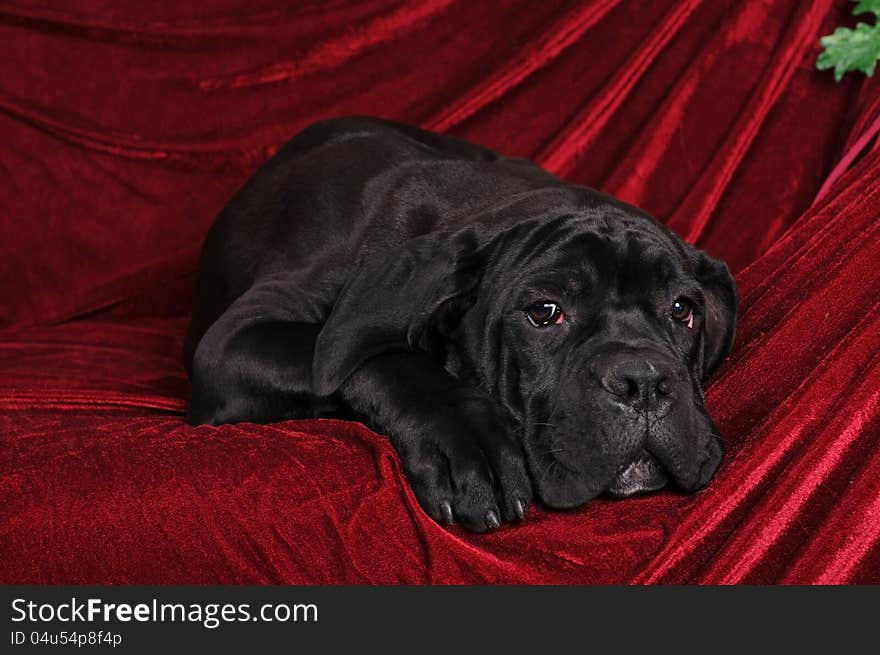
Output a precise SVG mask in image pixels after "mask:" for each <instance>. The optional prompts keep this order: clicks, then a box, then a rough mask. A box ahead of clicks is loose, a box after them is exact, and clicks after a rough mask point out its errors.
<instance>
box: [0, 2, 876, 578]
mask: <svg viewBox="0 0 880 655" xmlns="http://www.w3.org/2000/svg"><path fill="white" fill-rule="evenodd" d="M61 5H63V6H64V8H63V9H62V8H59V7H60V6H61ZM294 5H295V6H294ZM852 6H853V5H852V3H850V2H846V1H845V0H840V1H836V2H835V1H833V0H810V1H805V0H776V1H774V2H766V1H761V0H739V1H732V0H731V1H722V0H711V1H709V0H706V1H703V2H701V1H699V0H660V1H657V2H639V1H637V0H629V1H622V0H595V1H593V2H568V3H556V2H534V1H532V0H517V1H515V2H513V1H511V2H503V3H494V2H493V3H482V2H468V1H466V0H419V1H414V2H402V1H395V0H369V1H367V2H358V3H354V2H343V1H340V0H333V1H326V0H321V1H319V0H314V1H312V2H302V3H279V2H270V1H268V0H247V1H244V0H208V1H206V2H203V3H181V2H177V1H176V0H175V1H172V0H164V1H163V2H151V3H146V4H145V3H143V2H133V1H130V0H126V1H122V0H70V1H69V2H65V3H60V4H59V3H52V2H48V0H42V1H41V0H36V1H33V2H31V1H27V0H6V2H4V3H3V5H2V8H0V43H2V44H3V45H2V56H0V221H2V232H0V285H2V287H0V312H2V313H0V446H2V452H0V456H2V459H0V581H2V582H5V583H13V582H14V583H37V582H51V583H202V582H225V583H245V582H271V583H282V582H284V583H319V582H320V583H342V582H354V583H360V582H371V583H395V582H413V583H421V582H437V583H441V582H442V583H482V582H509V583H520V582H527V583H567V582H639V583H647V582H720V583H736V582H749V583H767V582H823V583H843V582H880V418H878V414H880V412H878V400H880V358H878V356H877V353H878V351H880V302H878V295H880V294H878V290H880V238H878V226H880V221H878V218H880V148H878V146H877V145H876V139H874V138H873V137H872V135H873V134H874V133H875V132H876V131H877V130H878V128H880V84H878V82H880V79H877V78H875V79H874V80H867V79H865V78H864V77H863V76H861V75H860V74H851V75H848V76H847V77H846V78H845V79H844V80H843V82H841V83H840V84H835V83H834V81H833V76H832V75H831V74H830V73H829V72H824V73H820V72H817V71H815V70H814V62H815V58H816V56H817V53H818V45H817V41H818V38H819V36H820V35H822V34H827V33H829V32H831V31H832V30H833V28H834V27H835V26H837V25H839V24H849V25H852V24H853V23H854V22H855V21H854V19H853V18H852V17H851V16H850V15H849V11H850V10H851V8H852ZM146 7H149V9H147V8H146ZM350 113H358V114H376V115H380V116H385V117H390V118H395V119H399V120H403V121H407V122H411V123H415V124H420V125H422V126H426V127H430V128H435V129H439V130H445V131H449V132H451V133H453V134H456V135H459V136H462V137H465V138H469V139H472V140H475V141H477V142H479V143H482V144H485V145H487V146H490V147H492V148H496V149H498V150H500V151H502V152H505V153H507V154H511V155H520V156H526V157H532V158H535V159H537V160H538V161H539V162H541V163H543V164H544V165H546V166H547V167H548V168H549V169H551V170H552V171H554V172H556V173H558V174H560V175H562V176H564V177H565V178H567V179H569V180H572V181H574V182H578V183H584V184H588V185H591V186H595V187H598V188H601V189H603V190H605V191H608V192H610V193H613V194H616V195H618V196H620V197H622V198H623V199H625V200H628V201H630V202H633V203H635V204H637V205H639V206H641V207H643V208H645V209H646V210H648V211H650V212H652V213H653V214H655V215H656V216H658V217H659V218H660V219H661V220H663V221H665V222H666V223H668V224H669V225H670V226H671V227H673V228H674V229H676V230H677V231H679V232H680V233H681V234H683V235H684V236H685V237H686V238H687V239H689V240H691V241H695V242H696V243H698V244H699V245H700V246H702V247H704V248H706V249H707V250H708V251H710V252H711V253H712V254H714V255H717V256H720V257H723V258H725V259H726V260H727V261H728V262H729V263H730V264H731V267H732V269H733V270H734V271H735V272H736V275H737V279H738V282H739V285H740V290H741V296H742V319H741V322H740V327H739V334H738V338H737V342H736V346H735V349H734V352H733V353H732V355H731V357H730V358H729V360H728V361H727V363H726V364H725V365H724V366H723V368H722V370H721V371H720V373H719V374H718V375H717V378H716V380H715V382H714V384H712V386H711V388H710V389H709V391H708V399H709V404H710V407H711V410H712V412H713V415H714V416H715V417H717V421H718V423H719V425H720V427H721V429H722V432H723V434H724V435H725V437H726V443H727V449H728V455H727V457H726V459H725V461H724V464H723V466H722V468H721V469H720V472H719V474H718V476H717V478H716V480H715V481H714V482H713V483H712V484H711V486H710V487H709V488H708V489H707V490H706V491H704V492H702V493H700V494H698V495H696V496H681V495H676V494H673V493H661V494H658V495H654V496H650V497H644V498H639V499H632V500H626V501H622V502H620V501H618V502H614V501H599V502H594V503H591V504H590V505H589V506H587V507H584V508H582V509H579V510H577V511H570V512H548V511H544V510H540V509H533V510H532V511H531V513H530V515H529V517H528V520H527V521H526V522H525V523H523V524H521V525H518V526H515V527H506V528H503V529H501V530H499V531H498V532H496V533H494V534H489V535H485V536H475V535H471V534H466V533H464V532H462V531H460V530H459V529H456V528H453V529H451V530H447V529H444V528H441V527H439V526H437V525H435V524H434V523H433V522H431V521H430V520H429V519H428V518H427V517H426V516H425V515H424V514H423V513H422V511H421V510H420V509H419V507H418V505H417V504H416V502H415V500H414V498H413V496H412V494H411V492H410V491H409V489H408V487H407V486H406V484H405V483H404V481H403V478H402V476H401V470H400V465H399V462H398V460H397V457H396V455H395V454H394V452H393V450H392V449H391V448H390V446H389V445H388V443H387V442H386V440H385V439H384V438H383V437H381V436H378V435H375V434H373V433H371V432H370V431H368V430H366V429H365V428H363V427H362V426H360V425H357V424H351V423H343V422H337V421H312V422H287V423H281V424H277V425H270V426H256V425H249V424H243V425H238V426H224V427H220V428H213V427H200V428H192V427H189V426H187V425H185V424H184V422H183V410H184V407H185V399H186V396H187V381H186V377H185V375H184V371H183V368H182V366H181V363H180V349H181V336H182V333H183V330H184V326H185V322H186V313H187V311H188V307H189V304H190V302H191V297H192V291H191V289H192V285H193V270H194V265H195V258H196V253H197V249H198V248H199V246H200V243H201V239H202V237H203V235H204V233H205V230H206V229H207V226H208V225H209V223H210V222H211V220H212V219H213V217H214V215H215V214H216V212H217V211H218V210H219V209H220V207H221V206H222V205H223V204H224V203H225V202H226V201H227V199H228V198H229V197H230V195H231V194H232V193H233V191H234V190H235V189H236V188H237V187H238V186H239V185H240V184H242V183H243V182H244V180H245V179H246V178H247V177H248V176H249V175H250V174H251V173H252V172H253V171H254V170H255V168H256V167H257V166H258V165H259V164H260V163H261V162H262V161H264V160H265V159H266V158H267V157H268V156H269V155H270V154H271V153H272V152H274V151H275V149H277V148H278V146H279V145H280V144H282V143H283V142H284V141H285V140H286V139H288V138H289V137H290V136H291V135H292V134H294V133H295V132H296V131H297V130H299V129H300V128H302V127H303V126H304V125H306V124H307V123H309V122H311V121H314V120H317V119H321V118H327V117H331V116H337V115H343V114H350ZM820 189H821V190H822V192H821V194H820V193H819V191H820ZM817 195H818V196H819V197H818V199H817Z"/></svg>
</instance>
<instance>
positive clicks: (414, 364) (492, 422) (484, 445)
mask: <svg viewBox="0 0 880 655" xmlns="http://www.w3.org/2000/svg"><path fill="white" fill-rule="evenodd" d="M339 393H340V396H341V398H342V400H343V401H344V402H345V403H346V404H347V405H349V406H350V407H351V409H353V410H355V411H357V412H359V413H360V414H362V415H363V416H365V417H369V421H370V426H371V427H372V428H374V429H376V430H378V431H380V432H383V433H385V434H387V435H388V437H389V438H390V440H391V443H392V444H393V445H394V448H395V449H396V450H397V453H398V454H399V455H400V458H401V461H402V462H403V468H404V471H405V473H406V475H407V478H408V480H409V482H410V485H411V486H412V489H413V491H414V492H415V495H416V498H417V499H418V500H419V503H420V504H421V505H422V507H423V508H424V510H425V511H426V512H427V513H428V514H429V515H430V516H431V517H432V518H434V519H435V520H437V521H444V522H447V523H451V522H453V521H458V522H460V523H461V524H462V525H463V526H464V527H466V528H468V529H469V530H473V531H477V532H483V531H486V530H490V529H493V528H497V527H498V526H499V525H500V522H501V520H502V519H503V520H508V521H509V520H514V519H517V518H520V519H521V518H523V517H524V516H525V513H526V510H527V509H528V507H529V504H530V503H531V500H532V489H531V482H530V481H529V477H528V474H527V473H526V466H525V458H524V455H523V452H522V449H521V447H520V445H519V442H518V441H517V439H516V438H515V437H514V435H513V434H512V431H511V426H510V425H509V424H508V420H507V419H506V418H505V417H504V414H503V412H502V411H501V410H500V409H499V408H498V406H497V404H496V402H495V401H494V400H492V399H491V398H489V397H488V396H486V395H484V394H482V393H481V392H480V391H478V390H477V389H476V388H474V387H471V386H469V385H467V384H464V383H463V382H461V381H459V380H457V379H456V378H454V377H452V376H451V375H449V373H447V372H446V371H445V370H444V369H443V368H442V367H441V366H440V365H439V364H438V363H437V362H435V361H434V360H432V359H431V358H430V357H429V356H428V355H427V354H426V353H422V352H389V353H385V354H381V355H378V356H376V357H373V358H371V359H369V360H367V361H366V362H365V363H364V364H363V365H362V366H361V367H360V368H359V369H357V370H356V371H355V372H354V373H353V374H352V375H351V376H350V377H349V378H348V379H347V380H346V381H345V383H344V384H343V386H342V387H341V388H340V390H339Z"/></svg>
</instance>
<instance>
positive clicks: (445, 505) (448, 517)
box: [440, 500, 453, 524]
mask: <svg viewBox="0 0 880 655" xmlns="http://www.w3.org/2000/svg"><path fill="white" fill-rule="evenodd" d="M440 513H441V514H442V515H443V520H444V521H446V523H450V524H451V523H452V522H453V520H452V505H450V504H449V501H446V500H444V501H443V502H442V503H440Z"/></svg>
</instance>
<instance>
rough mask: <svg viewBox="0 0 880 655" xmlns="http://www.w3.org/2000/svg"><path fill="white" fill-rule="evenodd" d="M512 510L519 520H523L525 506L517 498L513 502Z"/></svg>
mask: <svg viewBox="0 0 880 655" xmlns="http://www.w3.org/2000/svg"><path fill="white" fill-rule="evenodd" d="M513 509H514V510H515V511H516V515H517V516H518V517H519V518H520V519H524V518H525V517H526V505H525V503H524V502H523V501H522V500H520V499H519V498H517V499H516V501H514V503H513Z"/></svg>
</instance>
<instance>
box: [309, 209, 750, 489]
mask: <svg viewBox="0 0 880 655" xmlns="http://www.w3.org/2000/svg"><path fill="white" fill-rule="evenodd" d="M736 305H737V299H736V290H735V286H734V282H733V279H732V277H731V276H730V273H729V272H728V270H727V267H726V266H725V265H724V264H723V263H721V262H720V261H717V260H715V259H712V258H710V257H708V256H707V255H706V254H705V253H703V252H701V251H699V250H696V249H695V248H693V247H691V246H689V245H687V244H685V243H683V242H682V241H681V240H680V239H679V238H678V237H677V236H675V235H674V234H672V233H671V232H669V231H668V230H666V229H665V228H664V227H662V226H661V225H659V224H658V223H656V222H655V221H654V220H653V219H651V218H650V217H648V216H647V215H645V214H642V213H641V212H639V211H638V210H636V209H635V208H632V207H629V206H627V205H625V204H623V203H619V202H616V201H614V200H612V199H602V200H601V201H598V202H597V203H596V205H595V206H591V207H589V208H586V209H583V210H581V211H579V212H577V213H576V214H573V215H559V216H553V217H549V218H548V217H543V218H542V219H541V220H537V219H535V220H524V221H523V222H521V223H519V224H517V225H515V226H514V227H511V228H507V229H504V230H502V231H500V232H496V233H491V232H488V233H481V232H479V231H477V230H476V229H467V230H464V231H462V232H458V233H455V234H446V235H427V236H425V237H420V238H418V239H414V240H412V241H410V242H409V243H407V244H406V245H405V246H404V247H403V248H401V250H400V251H399V252H396V253H394V255H393V256H392V257H389V258H383V261H382V262H378V261H370V262H365V263H364V264H362V266H361V268H360V271H359V273H358V274H357V275H356V276H355V277H354V278H353V279H352V280H351V281H350V282H349V284H348V286H347V287H346V288H345V289H344V290H343V292H342V293H341V295H340V297H339V300H338V301H337V303H336V305H335V307H334V309H333V312H332V313H331V316H330V317H329V318H328V320H327V323H326V324H325V326H324V329H323V330H322V333H321V335H320V337H319V339H318V345H317V349H316V357H315V370H314V374H315V375H314V384H315V387H316V392H317V393H319V394H322V395H327V394H329V393H332V392H333V391H335V390H336V389H337V388H338V387H339V385H340V384H341V383H342V382H343V381H344V380H345V378H346V377H347V376H348V375H350V374H351V373H352V372H353V371H354V370H355V369H356V368H357V367H358V366H359V365H360V364H361V363H362V362H363V361H365V360H366V359H368V358H369V357H371V356H373V355H376V354H379V353H380V352H383V351H387V350H391V349H406V348H423V349H427V350H430V351H433V352H435V353H436V354H437V356H438V359H440V360H441V361H443V362H444V364H445V366H446V368H447V369H448V370H449V371H450V372H451V373H453V374H454V375H456V376H457V377H459V378H462V379H468V380H471V381H472V382H473V383H474V384H475V385H477V386H479V387H480V388H482V389H483V390H484V391H486V392H487V393H489V394H491V395H493V396H494V397H496V398H497V399H498V401H499V402H500V404H501V405H502V406H503V407H504V408H506V410H507V411H508V413H509V414H510V416H511V417H512V418H513V419H514V422H515V423H516V424H517V425H518V426H519V427H520V431H521V432H520V435H521V439H522V445H523V449H524V451H525V454H526V457H527V460H528V464H529V468H530V472H531V475H532V478H533V482H534V484H535V488H536V492H537V495H538V497H539V498H541V500H542V501H543V502H544V503H546V504H547V505H549V506H551V507H573V506H577V505H581V504H583V503H584V502H586V501H588V500H589V499H591V498H593V497H595V496H597V495H599V494H602V493H608V494H610V495H614V496H627V495H631V494H634V493H638V492H644V491H651V490H655V489H659V488H661V487H664V486H666V485H667V484H671V485H672V486H675V487H677V488H679V489H682V490H685V491H695V490H697V489H700V488H702V487H703V486H705V485H706V483H708V481H709V480H710V479H711V477H712V475H713V474H714V473H715V470H716V469H717V467H718V464H719V463H720V460H721V455H722V449H721V441H720V437H719V435H718V431H717V429H716V428H715V426H714V424H713V423H712V421H711V419H710V418H709V416H708V414H707V413H706V409H705V406H704V402H703V392H702V386H701V384H702V382H703V381H704V380H705V379H706V378H707V377H708V376H709V375H710V374H711V373H712V372H713V371H714V370H715V368H716V367H717V366H718V364H719V362H720V361H721V360H722V359H723V357H724V356H725V355H726V354H727V352H728V351H729V349H730V346H731V344H732V341H733V336H734V329H735V322H736Z"/></svg>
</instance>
